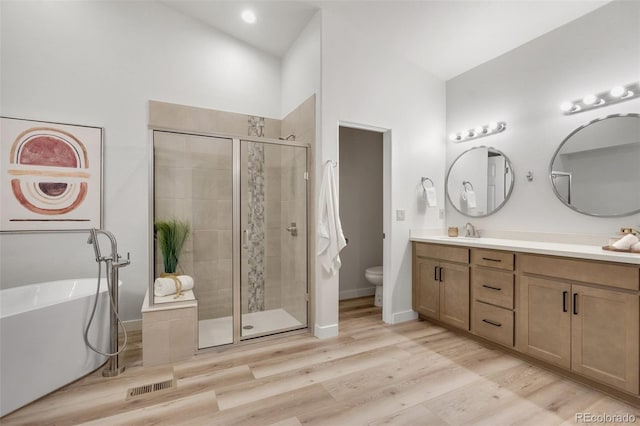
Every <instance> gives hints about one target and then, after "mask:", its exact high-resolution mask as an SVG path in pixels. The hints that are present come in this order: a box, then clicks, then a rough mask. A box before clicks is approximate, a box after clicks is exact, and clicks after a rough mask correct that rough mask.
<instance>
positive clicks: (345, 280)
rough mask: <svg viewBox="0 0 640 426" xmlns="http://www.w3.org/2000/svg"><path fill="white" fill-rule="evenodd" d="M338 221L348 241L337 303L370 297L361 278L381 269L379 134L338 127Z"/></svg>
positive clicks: (370, 288) (371, 287)
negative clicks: (375, 268)
mask: <svg viewBox="0 0 640 426" xmlns="http://www.w3.org/2000/svg"><path fill="white" fill-rule="evenodd" d="M339 138H340V139H339V145H340V146H339V148H340V152H339V155H340V221H341V223H342V230H343V231H344V235H345V237H346V238H348V239H349V243H348V244H347V246H346V247H345V248H344V249H342V251H341V252H340V260H341V261H342V267H341V268H340V296H339V297H340V299H352V298H354V297H363V296H370V295H372V294H374V293H375V289H376V287H375V286H374V285H373V284H371V283H370V282H369V281H368V280H367V279H366V278H365V276H364V273H365V271H366V269H367V268H370V267H372V266H381V265H382V211H383V210H382V209H383V205H382V188H383V185H382V183H383V182H382V174H383V173H382V165H383V163H382V133H377V132H371V131H366V130H360V129H351V128H349V127H340V132H339Z"/></svg>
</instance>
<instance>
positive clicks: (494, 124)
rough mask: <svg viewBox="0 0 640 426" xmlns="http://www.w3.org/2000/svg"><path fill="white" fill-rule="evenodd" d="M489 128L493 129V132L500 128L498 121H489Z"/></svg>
mask: <svg viewBox="0 0 640 426" xmlns="http://www.w3.org/2000/svg"><path fill="white" fill-rule="evenodd" d="M489 130H491V131H492V132H493V131H495V130H498V123H496V122H495V121H492V122H491V123H489Z"/></svg>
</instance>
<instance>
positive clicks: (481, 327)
mask: <svg viewBox="0 0 640 426" xmlns="http://www.w3.org/2000/svg"><path fill="white" fill-rule="evenodd" d="M513 269H514V254H513V253H510V252H503V251H497V250H485V249H475V248H474V249H471V332H472V333H473V334H477V335H478V336H482V337H484V338H486V339H489V340H491V341H494V342H496V343H500V344H502V345H505V346H511V347H512V346H513V343H514V312H513V309H514V296H513V294H514V275H513Z"/></svg>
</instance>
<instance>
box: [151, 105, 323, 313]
mask: <svg viewBox="0 0 640 426" xmlns="http://www.w3.org/2000/svg"><path fill="white" fill-rule="evenodd" d="M149 123H150V125H151V126H156V127H163V128H173V129H176V130H184V131H204V132H223V133H229V134H237V135H243V134H251V133H253V132H254V131H261V132H263V135H264V136H265V137H268V138H277V137H283V138H286V137H287V136H289V135H291V134H294V135H295V140H296V141H297V142H302V143H309V144H311V145H312V146H313V145H314V144H315V96H311V97H310V98H308V99H307V100H306V101H305V102H303V103H302V104H301V105H300V106H299V107H298V108H296V109H295V110H293V111H292V112H291V113H290V114H288V115H287V116H286V117H285V118H284V119H283V120H282V121H279V120H274V119H269V118H264V119H263V120H262V121H261V120H259V117H252V116H247V115H244V114H235V113H228V112H224V111H215V110H208V109H204V108H195V107H189V106H184V105H176V104H169V103H164V102H156V101H150V102H149ZM263 123H264V125H262V124H263ZM163 138H164V136H163V137H161V138H160V139H157V138H156V140H159V142H158V143H157V145H156V149H157V148H158V147H160V150H158V152H156V153H155V155H156V176H155V179H156V182H155V183H156V185H155V186H156V219H160V218H165V217H166V218H170V217H173V216H175V217H177V218H183V219H189V220H191V221H192V225H193V230H194V232H193V235H192V237H191V238H189V240H188V241H187V243H186V244H185V248H184V251H183V255H182V258H181V261H180V264H181V267H182V269H183V270H184V272H185V273H189V274H193V275H194V278H195V286H196V294H197V297H198V307H199V319H201V320H202V319H208V318H218V317H224V316H229V315H231V307H232V300H231V292H232V285H231V272H232V269H231V254H232V250H231V183H232V182H231V173H230V172H231V167H232V163H231V145H229V146H228V150H227V149H225V150H222V151H224V152H222V151H219V149H220V147H219V145H218V144H207V143H206V141H207V139H210V138H202V139H203V140H198V138H197V137H190V136H182V135H174V134H172V135H171V137H170V138H164V139H163ZM194 140H195V144H194ZM191 144H194V146H193V147H191V148H190V146H191ZM214 146H218V148H214ZM216 149H218V150H216ZM210 150H211V151H210ZM304 156H305V150H302V149H295V148H289V147H282V146H273V145H265V146H264V193H265V199H264V203H265V205H264V212H265V214H264V226H265V230H264V232H265V234H264V277H265V280H264V309H265V310H270V309H278V308H283V309H284V310H286V311H287V312H289V313H290V314H291V315H293V316H294V317H295V318H296V319H297V320H298V321H300V322H301V323H303V324H306V323H307V303H306V292H307V285H306V282H307V260H306V255H307V241H306V239H305V238H304V235H307V229H306V226H307V223H306V222H307V214H306V199H305V197H306V192H305V191H306V181H305V180H304V179H303V173H304V171H305V169H306V159H305V158H304ZM246 161H247V157H246V152H243V155H242V158H241V162H242V163H243V164H246ZM311 162H312V161H311ZM158 166H160V169H158ZM225 173H228V176H229V178H228V179H227V178H225V177H224V176H222V175H225ZM213 182H215V185H214V184H213ZM227 185H228V187H227ZM241 187H242V188H245V189H246V188H247V180H246V176H241ZM225 194H228V197H226V195H225ZM247 197H248V192H247V191H246V190H242V191H241V203H242V205H243V206H244V207H245V208H246V206H248V204H247ZM165 215H166V216H165ZM243 216H244V217H243V218H242V221H241V227H242V229H245V228H246V227H247V218H246V215H243ZM309 220H311V219H309ZM292 221H295V222H296V225H297V227H298V235H299V236H298V237H293V236H292V235H291V234H290V233H289V232H287V231H286V228H287V227H288V226H290V223H291V222H292ZM311 226H312V225H311ZM243 252H244V250H243ZM242 270H243V275H244V276H243V277H242V280H243V282H247V278H248V277H247V270H248V265H247V259H246V255H244V254H243V257H242ZM156 271H158V273H159V272H160V271H162V257H161V255H160V252H159V250H156ZM242 291H243V292H245V293H243V295H242V312H243V313H247V312H249V303H248V297H247V296H246V289H243V290H242Z"/></svg>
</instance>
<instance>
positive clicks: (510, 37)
mask: <svg viewBox="0 0 640 426" xmlns="http://www.w3.org/2000/svg"><path fill="white" fill-rule="evenodd" d="M608 2H609V0H572V1H568V0H555V1H543V0H530V1H526V0H501V1H486V0H466V1H465V0H442V1H426V0H424V1H397V0H396V1H384V0H382V1H380V0H370V1H351V0H343V1H322V0H318V1H305V0H298V1H268V0H262V1H260V0H258V1H243V0H239V1H217V0H209V1H206V0H201V1H194V0H181V1H180V0H164V1H162V3H164V4H165V5H167V6H169V7H171V8H173V9H174V10H177V11H179V12H181V13H183V14H185V15H187V16H190V17H193V18H194V19H197V20H199V21H202V22H204V23H206V24H207V25H210V26H212V27H214V28H217V29H218V30H221V31H223V32H225V33H227V34H229V35H231V36H233V37H235V38H237V39H239V40H242V41H244V42H246V43H249V44H251V45H253V46H255V47H257V48H259V49H261V50H264V51H266V52H269V53H271V54H272V55H275V56H278V57H282V56H283V55H284V54H285V53H286V51H287V50H288V48H289V47H290V46H291V44H292V43H293V41H294V40H295V39H296V38H297V37H298V35H299V34H300V32H301V31H302V29H303V28H304V27H305V25H306V24H307V23H308V22H309V20H310V19H311V17H312V16H313V15H314V14H315V13H316V11H317V10H318V9H320V8H321V9H325V10H326V11H327V12H328V13H331V14H332V15H338V16H340V19H342V20H343V21H344V22H348V25H349V26H350V27H351V28H352V29H353V30H355V31H357V32H359V33H361V34H362V35H363V36H364V37H367V38H369V39H370V40H371V41H372V42H373V43H376V44H378V45H380V46H381V47H384V48H387V49H391V50H392V51H395V52H396V53H397V54H399V55H401V56H403V57H405V58H406V59H407V60H409V61H410V62H412V63H414V64H416V65H418V66H420V67H422V68H423V69H425V70H427V71H429V72H431V73H432V74H434V75H435V76H437V77H439V78H441V79H443V80H449V79H451V78H453V77H455V76H456V75H459V74H461V73H463V72H465V71H467V70H469V69H471V68H473V67H475V66H478V65H480V64H482V63H483V62H486V61H488V60H491V59H493V58H495V57H497V56H499V55H501V54H503V53H505V52H508V51H509V50H512V49H514V48H516V47H518V46H520V45H522V44H524V43H527V42H528V41H530V40H533V39H534V38H537V37H539V36H541V35H542V34H544V33H546V32H549V31H551V30H553V29H555V28H558V27H560V26H562V25H564V24H566V23H568V22H570V21H572V20H574V19H576V18H578V17H580V16H582V15H584V14H586V13H589V12H591V11H592V10H594V9H597V8H598V7H601V6H603V5H604V4H606V3H608ZM245 8H251V9H253V10H254V11H255V13H256V16H257V22H256V23H255V24H253V25H248V24H245V23H244V22H242V20H241V19H240V14H241V12H242V10H244V9H245Z"/></svg>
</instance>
